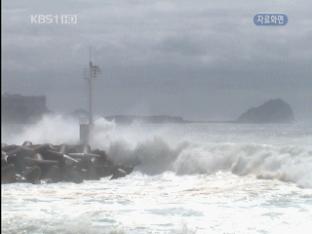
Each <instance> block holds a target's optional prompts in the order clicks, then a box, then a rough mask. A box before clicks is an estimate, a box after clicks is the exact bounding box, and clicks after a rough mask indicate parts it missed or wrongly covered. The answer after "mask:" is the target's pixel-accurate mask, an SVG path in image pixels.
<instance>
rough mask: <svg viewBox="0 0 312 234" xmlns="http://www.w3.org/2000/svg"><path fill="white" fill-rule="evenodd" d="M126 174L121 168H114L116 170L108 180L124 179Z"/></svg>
mask: <svg viewBox="0 0 312 234" xmlns="http://www.w3.org/2000/svg"><path fill="white" fill-rule="evenodd" d="M127 174H128V173H127V172H126V171H125V170H124V169H122V168H116V170H115V171H114V172H113V175H112V177H111V178H110V179H111V180H114V179H117V178H120V177H125V176H126V175H127Z"/></svg>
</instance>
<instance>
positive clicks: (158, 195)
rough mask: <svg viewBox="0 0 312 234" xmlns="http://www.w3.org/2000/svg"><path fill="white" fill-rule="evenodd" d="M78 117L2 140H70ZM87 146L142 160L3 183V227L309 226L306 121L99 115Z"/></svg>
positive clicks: (303, 229) (199, 230)
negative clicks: (166, 120)
mask: <svg viewBox="0 0 312 234" xmlns="http://www.w3.org/2000/svg"><path fill="white" fill-rule="evenodd" d="M78 132H79V129H78V123H77V122H75V121H74V120H72V119H68V118H64V117H62V116H47V117H45V118H44V119H42V120H41V121H40V122H39V123H37V124H33V125H30V126H24V127H22V128H12V127H8V126H6V128H4V130H2V133H1V134H2V138H3V142H7V143H15V144H20V143H22V142H23V141H24V140H31V141H33V142H34V143H45V142H50V143H64V142H67V143H74V142H75V141H77V136H78ZM93 138H94V139H93V147H97V148H103V149H105V150H106V151H107V152H108V154H109V156H110V157H111V158H112V159H113V160H116V161H129V160H130V161H131V160H134V159H136V160H137V159H138V160H140V161H141V164H140V165H138V166H137V167H136V168H135V171H134V173H132V174H130V175H129V176H127V177H125V178H121V179H119V180H113V181H110V180H109V179H108V178H103V179H101V180H99V181H85V182H84V183H83V184H72V183H57V184H41V185H31V184H9V185H2V186H1V192H2V211H1V216H2V219H1V224H2V232H3V233H131V234H132V233H138V234H141V233H170V234H171V233H196V234H209V233H222V234H234V233H246V234H247V233H261V234H263V233H307V234H308V233H311V232H312V124H307V123H296V124H291V125H287V124H284V125H249V124H242V125H240V124H212V123H211V124H209V123H206V124H204V123H202V124H165V125H153V124H144V123H139V122H137V123H134V124H132V125H130V126H118V125H116V124H115V123H114V122H108V121H106V120H104V119H98V120H97V121H96V131H95V133H94V136H93Z"/></svg>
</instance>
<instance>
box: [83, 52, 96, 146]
mask: <svg viewBox="0 0 312 234" xmlns="http://www.w3.org/2000/svg"><path fill="white" fill-rule="evenodd" d="M92 52H93V51H92V47H90V48H89V67H88V73H87V74H86V77H85V79H86V80H87V84H88V124H80V141H81V143H83V144H89V143H90V137H91V135H92V130H93V124H94V118H93V81H94V80H95V79H96V77H97V75H98V74H99V73H100V68H99V67H98V66H97V65H95V64H94V63H93V61H92Z"/></svg>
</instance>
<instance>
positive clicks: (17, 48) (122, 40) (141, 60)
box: [2, 0, 312, 119]
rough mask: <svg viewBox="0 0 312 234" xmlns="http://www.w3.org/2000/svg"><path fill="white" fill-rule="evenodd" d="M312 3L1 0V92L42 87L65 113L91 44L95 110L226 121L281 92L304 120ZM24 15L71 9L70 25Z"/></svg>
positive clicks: (81, 98) (80, 95)
mask: <svg viewBox="0 0 312 234" xmlns="http://www.w3.org/2000/svg"><path fill="white" fill-rule="evenodd" d="M311 8H312V3H311V1H309V0H299V1H296V2H293V1H290V0H285V1H283V2H281V1H277V0H274V1H270V2H261V1H256V0H253V1H248V3H247V2H246V1H243V0H237V1H235V2H233V1H226V0H222V1H214V2H208V1H204V0H197V1H193V2H191V1H187V0H171V1H165V0H156V1H143V0H127V1H121V0H106V1H100V0H94V1H86V0H75V1H73V0H65V1H62V2H47V1H38V0H27V1H26V0H10V1H9V0H5V1H3V12H2V13H3V71H2V75H3V80H2V84H3V86H4V88H3V91H6V92H15V93H16V92H20V93H25V94H31V93H35V94H46V95H47V96H48V100H49V105H50V108H52V109H55V110H62V111H67V110H68V111H72V110H73V109H75V108H77V107H79V106H81V105H82V104H84V103H85V101H86V100H85V87H84V81H83V79H82V78H83V69H84V68H85V67H86V65H87V62H88V47H89V46H90V45H92V46H93V47H94V48H95V52H94V59H95V60H96V62H97V63H98V64H99V65H100V67H101V68H102V70H103V73H102V75H101V76H102V77H101V78H100V79H99V81H98V84H97V96H98V101H97V110H98V111H99V112H105V113H107V114H113V113H133V112H137V113H139V114H140V113H141V114H157V113H162V114H179V115H183V116H185V117H187V118H201V119H204V118H233V117H236V115H238V114H239V112H240V111H242V110H244V109H245V108H246V107H247V106H249V105H254V104H257V103H258V102H261V101H264V100H266V99H268V98H272V97H282V98H285V99H286V100H287V101H289V102H290V103H291V104H292V105H293V106H294V107H295V108H296V110H297V112H298V114H299V116H302V117H306V118H309V117H312V113H311V112H309V111H308V110H307V109H308V108H309V103H311V101H312V94H311V93H312V92H311V89H312V88H311V87H312V81H311V75H312V68H311V65H310V63H311V58H312V47H311V39H312V18H311V16H310V12H309V10H308V9H311ZM258 12H282V13H286V14H288V16H289V23H288V25H287V26H285V27H256V26H255V25H254V24H253V22H252V18H253V16H254V15H255V14H256V13H258ZM31 14H77V15H78V24H77V25H59V24H51V25H33V24H30V15H31ZM181 103H183V104H181ZM229 106H230V108H229Z"/></svg>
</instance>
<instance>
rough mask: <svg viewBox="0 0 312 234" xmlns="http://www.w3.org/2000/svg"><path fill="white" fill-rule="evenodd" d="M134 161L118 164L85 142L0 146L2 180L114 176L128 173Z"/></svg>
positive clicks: (51, 180) (77, 179) (34, 181)
mask: <svg viewBox="0 0 312 234" xmlns="http://www.w3.org/2000/svg"><path fill="white" fill-rule="evenodd" d="M132 171H133V165H119V164H116V163H114V162H113V161H112V160H111V159H109V157H108V156H107V154H106V152H105V151H103V150H99V149H94V150H92V149H91V147H90V146H85V145H66V144H62V145H52V144H39V145H35V144H32V143H31V142H29V141H26V142H24V143H23V144H22V145H6V144H3V145H2V146H1V184H8V183H32V184H41V183H56V182H74V183H82V182H83V181H84V180H99V179H100V178H103V177H110V179H117V178H120V177H124V176H126V175H128V174H130V173H131V172H132Z"/></svg>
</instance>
